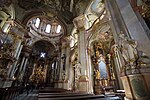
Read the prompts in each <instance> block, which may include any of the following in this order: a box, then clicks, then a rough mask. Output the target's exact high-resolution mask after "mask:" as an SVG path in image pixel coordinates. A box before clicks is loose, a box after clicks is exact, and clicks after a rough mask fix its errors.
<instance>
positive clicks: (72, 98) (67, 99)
mask: <svg viewBox="0 0 150 100" xmlns="http://www.w3.org/2000/svg"><path fill="white" fill-rule="evenodd" d="M100 98H105V96H104V95H83V96H66V97H42V98H38V100H77V99H84V100H85V99H86V100H87V99H100Z"/></svg>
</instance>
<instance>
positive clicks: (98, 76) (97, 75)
mask: <svg viewBox="0 0 150 100" xmlns="http://www.w3.org/2000/svg"><path fill="white" fill-rule="evenodd" d="M95 75H96V79H100V72H99V70H96V71H95Z"/></svg>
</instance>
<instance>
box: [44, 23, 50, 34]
mask: <svg viewBox="0 0 150 100" xmlns="http://www.w3.org/2000/svg"><path fill="white" fill-rule="evenodd" d="M50 31H51V25H50V24H47V25H46V30H45V32H47V33H50Z"/></svg>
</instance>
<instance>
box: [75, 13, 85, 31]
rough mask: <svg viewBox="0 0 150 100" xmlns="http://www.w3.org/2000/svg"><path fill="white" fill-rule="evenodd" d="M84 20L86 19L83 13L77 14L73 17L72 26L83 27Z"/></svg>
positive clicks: (79, 28)
mask: <svg viewBox="0 0 150 100" xmlns="http://www.w3.org/2000/svg"><path fill="white" fill-rule="evenodd" d="M85 21H86V18H85V15H79V16H78V17H76V18H74V19H73V23H74V26H75V27H76V28H77V29H78V30H82V29H85V26H84V24H85Z"/></svg>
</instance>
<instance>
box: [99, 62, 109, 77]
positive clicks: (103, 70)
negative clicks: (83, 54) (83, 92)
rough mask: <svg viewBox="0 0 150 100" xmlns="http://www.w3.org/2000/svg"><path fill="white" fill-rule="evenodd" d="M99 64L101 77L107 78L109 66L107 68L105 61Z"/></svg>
mask: <svg viewBox="0 0 150 100" xmlns="http://www.w3.org/2000/svg"><path fill="white" fill-rule="evenodd" d="M98 66H99V71H100V78H101V79H107V78H108V74H107V68H106V64H105V62H103V61H99V63H98Z"/></svg>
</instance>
